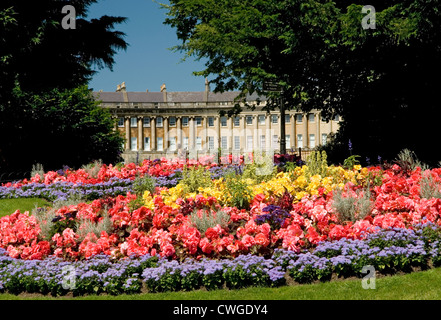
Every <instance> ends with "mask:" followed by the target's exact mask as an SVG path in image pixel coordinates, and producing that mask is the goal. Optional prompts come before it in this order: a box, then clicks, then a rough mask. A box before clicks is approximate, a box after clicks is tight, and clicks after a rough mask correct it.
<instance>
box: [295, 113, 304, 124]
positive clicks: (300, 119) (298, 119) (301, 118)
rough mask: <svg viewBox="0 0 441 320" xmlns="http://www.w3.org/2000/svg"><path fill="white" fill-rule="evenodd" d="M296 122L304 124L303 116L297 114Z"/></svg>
mask: <svg viewBox="0 0 441 320" xmlns="http://www.w3.org/2000/svg"><path fill="white" fill-rule="evenodd" d="M296 122H299V123H301V122H303V114H300V113H298V114H296Z"/></svg>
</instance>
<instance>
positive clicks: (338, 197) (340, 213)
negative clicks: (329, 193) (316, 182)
mask: <svg viewBox="0 0 441 320" xmlns="http://www.w3.org/2000/svg"><path fill="white" fill-rule="evenodd" d="M373 206H374V205H373V202H372V200H371V192H370V188H369V186H368V187H367V188H365V189H363V190H360V189H358V190H356V196H355V197H353V196H350V195H347V196H344V195H343V190H341V189H340V188H336V189H335V190H334V191H333V203H332V207H333V209H334V210H335V212H336V216H337V218H338V220H339V221H340V222H341V223H342V222H344V221H352V222H355V221H357V220H361V219H364V218H365V217H366V216H368V215H369V214H371V212H372V209H373Z"/></svg>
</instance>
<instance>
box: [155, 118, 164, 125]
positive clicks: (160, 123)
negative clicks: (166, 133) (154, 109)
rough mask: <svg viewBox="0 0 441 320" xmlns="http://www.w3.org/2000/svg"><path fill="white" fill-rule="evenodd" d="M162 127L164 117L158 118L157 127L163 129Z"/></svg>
mask: <svg viewBox="0 0 441 320" xmlns="http://www.w3.org/2000/svg"><path fill="white" fill-rule="evenodd" d="M162 126H163V120H162V117H156V127H158V128H162Z"/></svg>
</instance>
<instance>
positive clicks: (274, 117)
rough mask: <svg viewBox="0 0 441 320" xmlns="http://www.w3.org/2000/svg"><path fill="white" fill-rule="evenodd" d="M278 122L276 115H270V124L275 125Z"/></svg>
mask: <svg viewBox="0 0 441 320" xmlns="http://www.w3.org/2000/svg"><path fill="white" fill-rule="evenodd" d="M278 122H279V116H278V115H277V114H273V115H271V123H272V124H277V123H278Z"/></svg>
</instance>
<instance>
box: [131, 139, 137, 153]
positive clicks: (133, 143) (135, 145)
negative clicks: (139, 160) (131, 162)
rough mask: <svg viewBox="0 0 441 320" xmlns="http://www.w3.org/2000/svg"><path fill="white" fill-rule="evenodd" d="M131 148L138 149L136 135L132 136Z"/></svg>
mask: <svg viewBox="0 0 441 320" xmlns="http://www.w3.org/2000/svg"><path fill="white" fill-rule="evenodd" d="M130 150H132V151H136V150H138V139H137V138H136V137H133V138H130Z"/></svg>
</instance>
